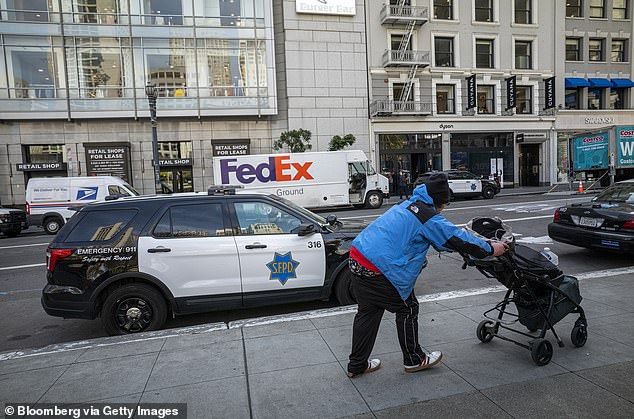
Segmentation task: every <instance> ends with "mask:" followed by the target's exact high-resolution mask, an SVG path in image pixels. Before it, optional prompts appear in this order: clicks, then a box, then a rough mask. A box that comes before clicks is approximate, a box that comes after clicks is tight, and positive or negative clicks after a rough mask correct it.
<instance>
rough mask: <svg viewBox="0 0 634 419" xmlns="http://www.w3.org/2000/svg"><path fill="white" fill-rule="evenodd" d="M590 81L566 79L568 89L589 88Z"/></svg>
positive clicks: (574, 78)
mask: <svg viewBox="0 0 634 419" xmlns="http://www.w3.org/2000/svg"><path fill="white" fill-rule="evenodd" d="M588 86H590V83H588V80H586V79H581V78H577V77H566V87H588Z"/></svg>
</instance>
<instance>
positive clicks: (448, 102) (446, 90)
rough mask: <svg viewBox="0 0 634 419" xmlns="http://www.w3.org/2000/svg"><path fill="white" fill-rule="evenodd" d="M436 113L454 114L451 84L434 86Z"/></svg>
mask: <svg viewBox="0 0 634 419" xmlns="http://www.w3.org/2000/svg"><path fill="white" fill-rule="evenodd" d="M436 113H456V108H455V106H454V85H453V84H437V85H436Z"/></svg>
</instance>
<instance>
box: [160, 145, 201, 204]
mask: <svg viewBox="0 0 634 419" xmlns="http://www.w3.org/2000/svg"><path fill="white" fill-rule="evenodd" d="M158 156H159V166H160V167H161V172H160V173H161V188H162V190H163V193H178V192H194V178H193V169H192V166H193V159H192V142H191V141H162V142H159V143H158Z"/></svg>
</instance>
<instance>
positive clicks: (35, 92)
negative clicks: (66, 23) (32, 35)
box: [9, 47, 57, 99]
mask: <svg viewBox="0 0 634 419" xmlns="http://www.w3.org/2000/svg"><path fill="white" fill-rule="evenodd" d="M10 56H11V63H12V66H11V70H12V74H10V75H9V80H10V86H11V87H13V88H14V90H13V97H15V98H18V99H20V98H22V99H25V98H29V99H35V98H39V99H45V98H54V97H55V96H56V93H57V92H56V89H55V84H56V77H55V75H56V68H55V67H56V66H55V61H54V59H53V54H51V52H50V49H49V48H40V47H24V48H21V49H20V50H18V48H17V47H16V49H15V50H12V51H11V55H10Z"/></svg>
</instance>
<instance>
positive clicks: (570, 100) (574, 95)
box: [566, 88, 581, 109]
mask: <svg viewBox="0 0 634 419" xmlns="http://www.w3.org/2000/svg"><path fill="white" fill-rule="evenodd" d="M580 97H581V94H580V91H579V89H578V88H574V89H566V109H579V102H580Z"/></svg>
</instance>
